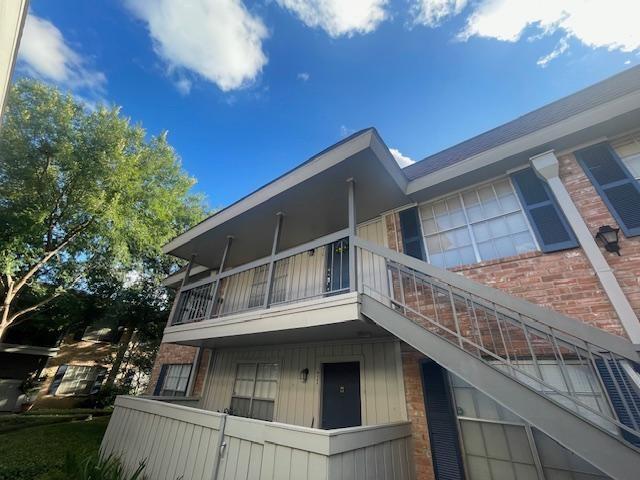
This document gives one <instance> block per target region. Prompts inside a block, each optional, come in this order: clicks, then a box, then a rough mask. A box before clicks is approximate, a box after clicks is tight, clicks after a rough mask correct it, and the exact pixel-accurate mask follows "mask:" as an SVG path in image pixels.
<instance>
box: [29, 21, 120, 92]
mask: <svg viewBox="0 0 640 480" xmlns="http://www.w3.org/2000/svg"><path fill="white" fill-rule="evenodd" d="M18 58H19V62H20V68H22V69H23V70H25V71H26V72H27V74H29V75H31V76H33V77H37V78H41V79H43V80H46V81H50V82H54V83H57V84H58V85H60V86H61V87H64V88H69V89H71V90H74V91H78V90H80V91H82V92H83V94H84V95H86V96H88V97H92V98H95V97H99V96H100V95H101V94H102V93H103V92H104V87H105V84H106V82H107V78H106V77H105V75H104V73H102V72H99V71H97V70H93V69H91V68H89V67H88V66H87V63H88V62H87V60H86V59H85V58H84V57H83V56H82V55H80V54H79V53H78V52H76V51H75V50H74V49H73V48H71V47H70V46H69V44H68V43H67V42H66V41H65V39H64V36H63V35H62V32H60V30H59V29H58V28H57V27H56V26H55V25H54V24H53V23H51V22H50V21H49V20H45V19H44V18H41V17H38V16H36V15H34V14H33V13H32V12H29V15H28V16H27V20H26V22H25V25H24V32H23V35H22V40H21V42H20V52H19V57H18ZM89 100H91V99H89Z"/></svg>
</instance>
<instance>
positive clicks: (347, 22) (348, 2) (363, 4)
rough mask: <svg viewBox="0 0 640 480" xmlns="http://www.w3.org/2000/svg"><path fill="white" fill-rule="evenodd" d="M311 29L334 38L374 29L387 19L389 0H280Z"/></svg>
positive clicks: (279, 2) (280, 3) (282, 5)
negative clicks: (319, 30)
mask: <svg viewBox="0 0 640 480" xmlns="http://www.w3.org/2000/svg"><path fill="white" fill-rule="evenodd" d="M277 2H278V5H280V6H281V7H284V8H286V9H288V10H290V11H292V12H293V13H295V14H296V15H297V16H298V17H299V18H300V20H302V21H303V22H304V23H305V24H306V25H307V26H309V27H312V28H317V27H320V28H322V29H323V30H324V31H325V32H327V33H328V34H329V36H331V37H334V38H336V37H340V36H342V35H346V36H349V37H350V36H353V35H354V34H356V33H360V34H364V33H370V32H372V31H374V30H375V29H376V28H377V27H378V25H380V23H381V22H383V21H384V20H385V19H386V18H387V12H386V10H385V7H386V5H387V3H388V0H277Z"/></svg>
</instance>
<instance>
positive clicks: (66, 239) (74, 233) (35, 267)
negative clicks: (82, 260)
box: [12, 218, 93, 296]
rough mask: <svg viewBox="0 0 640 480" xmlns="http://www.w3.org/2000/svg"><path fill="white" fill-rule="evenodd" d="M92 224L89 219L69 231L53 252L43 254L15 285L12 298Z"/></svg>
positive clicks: (91, 220)
mask: <svg viewBox="0 0 640 480" xmlns="http://www.w3.org/2000/svg"><path fill="white" fill-rule="evenodd" d="M92 222H93V219H92V218H91V219H89V220H87V221H86V222H83V223H81V224H80V225H78V226H77V227H76V228H74V229H73V230H71V231H70V232H69V233H68V234H67V235H66V236H65V237H64V238H63V239H62V241H60V243H59V244H58V245H56V247H55V248H54V249H53V250H49V251H48V252H46V253H45V254H44V256H43V257H42V258H41V259H40V260H38V262H36V263H35V264H34V265H32V266H31V267H30V268H29V270H27V273H25V274H24V275H23V276H22V278H21V279H20V280H18V282H17V283H16V284H15V288H13V289H12V293H13V294H14V296H15V295H16V294H17V293H18V292H19V291H20V290H21V289H22V287H24V286H25V285H26V283H27V282H28V281H29V279H30V278H31V277H32V276H33V275H35V274H36V272H37V271H38V270H40V269H41V268H42V266H43V265H44V264H45V263H47V262H48V261H49V260H51V258H52V257H53V256H54V255H56V254H57V253H58V252H60V250H62V249H63V248H64V247H66V246H67V245H68V244H69V243H70V242H71V241H72V240H73V239H74V238H75V237H77V236H78V235H79V234H80V233H82V232H83V231H84V230H86V229H87V227H89V225H90V224H91V223H92Z"/></svg>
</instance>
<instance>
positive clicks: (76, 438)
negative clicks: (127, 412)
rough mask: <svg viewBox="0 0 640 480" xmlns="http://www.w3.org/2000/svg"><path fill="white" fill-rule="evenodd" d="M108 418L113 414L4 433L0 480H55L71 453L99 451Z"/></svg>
mask: <svg viewBox="0 0 640 480" xmlns="http://www.w3.org/2000/svg"><path fill="white" fill-rule="evenodd" d="M108 421H109V417H100V418H97V419H94V420H91V421H86V422H72V423H63V424H57V425H45V426H40V427H33V428H26V429H22V430H18V431H14V432H10V433H4V434H0V445H2V448H0V480H45V479H51V478H52V475H53V474H55V473H58V472H61V471H62V468H63V466H64V461H65V457H66V454H67V452H74V453H76V454H77V455H80V456H85V455H91V454H95V453H97V452H98V449H99V448H100V442H101V441H102V436H103V435H104V431H105V430H106V428H107V423H108ZM62 478H65V479H67V480H69V477H64V476H63V477H62ZM71 478H73V477H71Z"/></svg>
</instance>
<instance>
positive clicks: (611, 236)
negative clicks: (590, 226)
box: [596, 225, 620, 256]
mask: <svg viewBox="0 0 640 480" xmlns="http://www.w3.org/2000/svg"><path fill="white" fill-rule="evenodd" d="M619 231H620V229H619V228H612V227H611V225H603V226H602V227H600V229H599V230H598V233H596V240H600V242H601V243H602V245H603V246H604V248H605V250H606V251H607V252H611V253H617V254H618V256H620V245H618V232H619Z"/></svg>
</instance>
